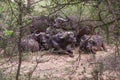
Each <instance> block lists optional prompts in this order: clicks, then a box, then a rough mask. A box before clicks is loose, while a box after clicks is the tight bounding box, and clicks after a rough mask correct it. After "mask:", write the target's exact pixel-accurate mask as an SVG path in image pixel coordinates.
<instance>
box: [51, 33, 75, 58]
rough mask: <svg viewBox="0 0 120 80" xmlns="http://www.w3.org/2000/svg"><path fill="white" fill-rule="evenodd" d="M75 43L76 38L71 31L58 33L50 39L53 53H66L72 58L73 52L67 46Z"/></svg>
mask: <svg viewBox="0 0 120 80" xmlns="http://www.w3.org/2000/svg"><path fill="white" fill-rule="evenodd" d="M75 43H76V37H75V35H74V33H73V32H72V31H66V32H58V33H57V34H55V35H53V36H52V37H51V45H52V48H54V50H55V51H58V52H59V53H66V54H68V55H69V56H71V57H73V51H72V49H71V48H68V47H67V46H68V45H71V46H72V45H74V44H75Z"/></svg>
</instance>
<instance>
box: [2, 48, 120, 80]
mask: <svg viewBox="0 0 120 80" xmlns="http://www.w3.org/2000/svg"><path fill="white" fill-rule="evenodd" d="M107 50H108V51H107V52H104V51H98V52H97V54H95V55H93V54H84V53H81V55H79V54H78V50H77V49H75V50H74V55H75V57H74V58H71V57H69V56H68V55H54V54H49V52H46V53H47V55H43V54H44V53H45V52H36V53H29V54H30V55H26V56H24V57H23V62H22V66H21V75H23V74H24V75H27V76H29V77H39V78H40V80H44V79H45V80H96V77H95V76H99V77H100V80H120V73H119V72H120V55H119V56H116V55H114V50H115V47H113V46H107ZM115 57H117V58H115ZM7 60H8V59H4V60H1V61H0V63H1V64H2V63H3V62H5V61H7ZM36 61H37V62H36ZM37 63H38V64H37ZM17 64H18V61H17V58H14V59H13V60H11V61H9V62H6V63H4V64H2V65H1V66H0V69H3V68H4V69H6V70H5V71H4V72H5V73H6V72H7V73H12V72H15V71H16V70H17ZM31 75H32V76H31Z"/></svg>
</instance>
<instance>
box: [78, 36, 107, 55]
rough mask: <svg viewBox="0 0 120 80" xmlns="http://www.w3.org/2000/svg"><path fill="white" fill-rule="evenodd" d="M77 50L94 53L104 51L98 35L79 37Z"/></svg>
mask: <svg viewBox="0 0 120 80" xmlns="http://www.w3.org/2000/svg"><path fill="white" fill-rule="evenodd" d="M79 50H80V51H81V50H86V51H88V52H92V53H94V54H95V53H96V51H100V50H105V51H107V50H106V48H105V45H104V42H103V39H102V37H101V36H99V35H84V36H82V37H81V40H80V46H79Z"/></svg>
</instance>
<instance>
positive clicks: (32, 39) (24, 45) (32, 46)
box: [20, 34, 40, 52]
mask: <svg viewBox="0 0 120 80" xmlns="http://www.w3.org/2000/svg"><path fill="white" fill-rule="evenodd" d="M36 40H37V36H36V34H31V35H27V36H25V38H22V39H21V42H20V50H21V52H26V51H31V52H36V51H39V49H40V48H39V43H38V42H37V41H36Z"/></svg>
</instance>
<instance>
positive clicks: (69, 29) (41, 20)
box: [20, 16, 107, 57]
mask: <svg viewBox="0 0 120 80" xmlns="http://www.w3.org/2000/svg"><path fill="white" fill-rule="evenodd" d="M78 27H79V28H78ZM29 28H30V34H29V35H27V36H25V37H23V38H22V39H21V43H20V47H21V51H22V52H25V51H28V50H29V51H32V52H35V51H39V50H41V51H43V50H50V49H52V50H53V52H55V53H59V54H63V53H64V54H67V55H69V56H70V57H74V55H73V49H74V48H75V47H79V52H81V51H87V52H91V53H94V54H95V53H96V51H99V50H105V51H107V50H106V48H105V45H104V42H103V39H102V37H101V36H100V35H91V29H90V27H89V26H87V25H86V26H83V27H80V26H79V22H75V21H74V20H72V19H70V18H65V19H64V18H61V17H56V18H49V17H47V16H40V17H35V18H33V19H32V25H31V26H29Z"/></svg>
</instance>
